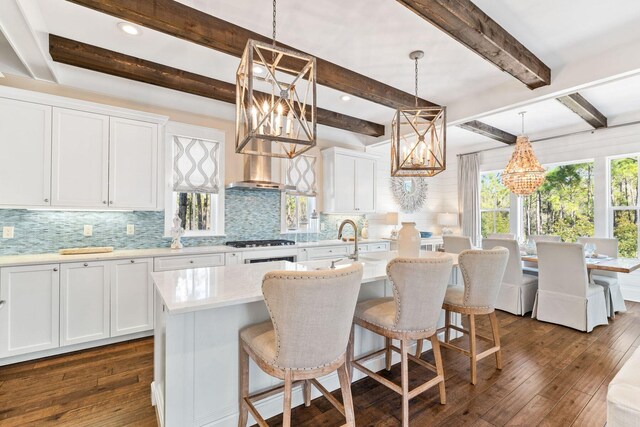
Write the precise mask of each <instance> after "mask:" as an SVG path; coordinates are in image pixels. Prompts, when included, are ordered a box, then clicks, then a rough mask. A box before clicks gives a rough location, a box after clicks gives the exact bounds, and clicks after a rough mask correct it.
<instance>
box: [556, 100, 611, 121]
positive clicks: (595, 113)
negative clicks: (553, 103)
mask: <svg viewBox="0 0 640 427" xmlns="http://www.w3.org/2000/svg"><path fill="white" fill-rule="evenodd" d="M556 99H557V100H558V101H560V103H561V104H562V105H564V106H565V107H567V108H568V109H570V110H571V111H573V112H574V113H576V114H577V115H578V116H580V118H581V119H582V120H584V121H585V122H587V123H589V124H590V125H591V126H592V127H593V128H594V129H598V128H606V127H607V117H606V116H605V115H604V114H602V113H601V112H600V111H599V110H598V109H597V108H596V107H594V106H593V104H591V103H590V102H589V101H587V100H586V99H585V98H584V97H583V96H582V95H580V94H579V93H578V92H576V93H572V94H570V95H565V96H561V97H559V98H556Z"/></svg>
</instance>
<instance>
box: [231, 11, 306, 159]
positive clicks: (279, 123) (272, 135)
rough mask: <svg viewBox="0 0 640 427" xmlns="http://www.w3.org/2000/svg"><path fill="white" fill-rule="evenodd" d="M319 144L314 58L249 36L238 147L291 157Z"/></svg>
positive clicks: (239, 90)
mask: <svg viewBox="0 0 640 427" xmlns="http://www.w3.org/2000/svg"><path fill="white" fill-rule="evenodd" d="M315 145H316V59H315V58H314V57H313V56H310V55H307V54H304V53H301V52H297V51H294V50H291V49H286V48H282V47H279V46H276V1H275V0H274V1H273V41H272V43H271V44H269V43H264V42H259V41H256V40H251V39H250V40H249V41H247V46H246V47H245V49H244V53H243V54H242V58H241V60H240V66H239V67H238V71H237V73H236V153H240V154H253V155H258V156H268V157H281V158H293V157H296V156H298V155H300V154H302V153H304V152H305V151H307V150H309V149H310V148H311V147H313V146H315Z"/></svg>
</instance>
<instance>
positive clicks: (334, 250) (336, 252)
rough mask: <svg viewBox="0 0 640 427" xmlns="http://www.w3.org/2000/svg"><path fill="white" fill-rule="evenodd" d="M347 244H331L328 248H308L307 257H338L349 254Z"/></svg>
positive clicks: (311, 258)
mask: <svg viewBox="0 0 640 427" xmlns="http://www.w3.org/2000/svg"><path fill="white" fill-rule="evenodd" d="M348 249H349V248H348V247H347V246H332V247H328V248H312V249H309V250H308V253H309V259H310V260H313V259H322V258H339V257H343V256H347V255H348V254H349V252H348Z"/></svg>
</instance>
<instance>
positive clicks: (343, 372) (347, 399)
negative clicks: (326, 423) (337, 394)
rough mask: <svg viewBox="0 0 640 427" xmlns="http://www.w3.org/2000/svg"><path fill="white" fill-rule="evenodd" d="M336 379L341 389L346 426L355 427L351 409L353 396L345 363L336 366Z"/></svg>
mask: <svg viewBox="0 0 640 427" xmlns="http://www.w3.org/2000/svg"><path fill="white" fill-rule="evenodd" d="M338 379H339V380H340V389H341V390H342V404H343V406H344V416H345V417H346V419H347V424H346V425H347V426H349V427H355V425H356V418H355V414H354V411H353V398H352V396H351V382H350V380H349V370H348V368H347V364H346V363H345V364H344V365H342V366H341V367H340V368H338Z"/></svg>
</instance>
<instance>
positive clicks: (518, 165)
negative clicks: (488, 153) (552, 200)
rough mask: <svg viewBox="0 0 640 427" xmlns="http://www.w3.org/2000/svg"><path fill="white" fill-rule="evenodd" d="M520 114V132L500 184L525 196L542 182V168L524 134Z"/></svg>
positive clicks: (514, 192)
mask: <svg viewBox="0 0 640 427" xmlns="http://www.w3.org/2000/svg"><path fill="white" fill-rule="evenodd" d="M519 114H520V115H521V116H522V134H521V135H520V136H518V138H517V139H516V149H515V150H514V152H513V154H512V155H511V160H509V163H508V164H507V167H506V168H504V172H502V184H504V186H505V187H507V188H508V189H509V190H510V191H511V192H512V193H513V194H516V195H518V196H527V195H529V194H531V193H533V192H534V191H536V190H537V189H538V187H540V186H541V185H542V183H543V182H544V172H545V171H544V168H543V167H542V165H540V162H539V161H538V159H537V158H536V155H535V154H534V153H533V148H532V147H531V142H529V137H527V136H525V134H524V115H525V112H524V111H523V112H521V113H519Z"/></svg>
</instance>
